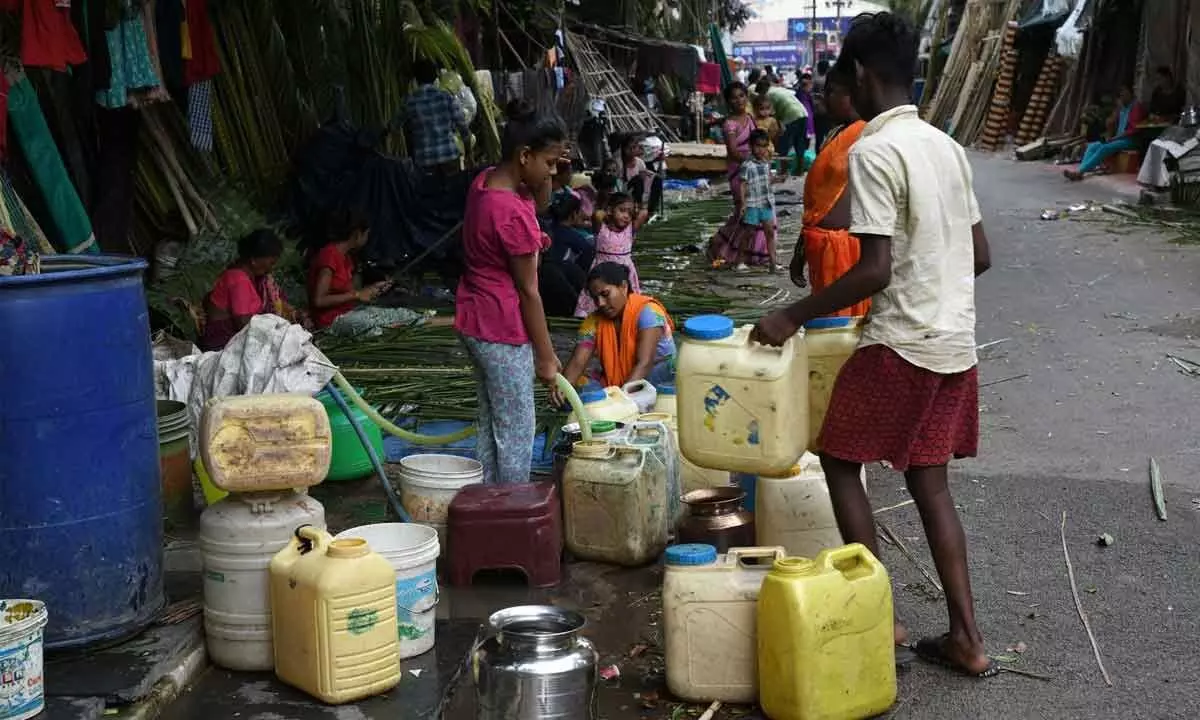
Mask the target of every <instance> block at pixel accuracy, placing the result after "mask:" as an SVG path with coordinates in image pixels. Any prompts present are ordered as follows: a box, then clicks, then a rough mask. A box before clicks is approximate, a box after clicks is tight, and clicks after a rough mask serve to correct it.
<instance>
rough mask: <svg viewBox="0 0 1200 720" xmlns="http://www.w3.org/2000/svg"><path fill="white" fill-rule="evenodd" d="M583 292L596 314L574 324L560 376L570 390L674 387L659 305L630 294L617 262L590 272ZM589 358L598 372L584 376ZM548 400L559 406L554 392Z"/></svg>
mask: <svg viewBox="0 0 1200 720" xmlns="http://www.w3.org/2000/svg"><path fill="white" fill-rule="evenodd" d="M587 290H588V292H589V293H590V294H591V296H592V298H593V299H594V300H595V301H596V311H595V312H593V313H592V314H591V315H588V316H587V317H586V318H584V319H583V322H582V323H580V325H579V337H578V339H577V341H576V343H575V351H574V352H573V353H571V359H570V360H568V361H567V366H566V368H564V369H563V373H562V374H563V377H565V378H566V379H567V380H568V381H569V382H570V383H571V384H572V385H575V386H580V385H583V384H587V385H592V386H593V387H597V386H598V387H612V386H617V387H620V386H623V385H626V384H628V383H631V382H633V381H635V380H646V381H648V382H649V383H650V384H651V385H660V384H663V383H674V382H675V339H674V338H673V337H672V327H673V323H672V322H671V317H670V316H669V315H668V314H667V311H666V309H665V308H664V307H663V306H662V303H660V302H658V301H657V300H655V299H654V298H652V297H650V296H648V295H640V294H638V293H633V292H630V291H629V269H628V268H626V267H625V266H624V265H621V264H619V263H612V262H606V263H600V264H599V265H597V266H596V267H594V268H592V272H591V273H589V274H588V283H587ZM593 357H596V358H599V360H600V368H599V372H594V373H591V374H588V372H587V370H588V365H589V364H591V361H592V358H593ZM552 400H553V401H554V402H555V404H556V405H561V404H562V401H563V398H562V397H561V395H559V393H558V391H557V389H556V390H555V391H554V392H553V393H552Z"/></svg>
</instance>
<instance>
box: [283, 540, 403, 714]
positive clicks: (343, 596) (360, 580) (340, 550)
mask: <svg viewBox="0 0 1200 720" xmlns="http://www.w3.org/2000/svg"><path fill="white" fill-rule="evenodd" d="M271 629H272V633H273V635H274V640H275V674H276V675H278V676H279V679H280V680H282V681H284V682H285V683H287V684H289V685H292V686H294V687H297V688H299V689H301V690H303V691H304V692H306V693H308V694H310V695H312V696H313V697H316V698H318V699H320V700H323V701H324V702H327V703H329V704H331V705H337V704H340V703H346V702H352V701H354V700H361V699H362V698H366V697H370V696H372V695H378V694H379V693H382V692H385V691H387V690H390V689H391V688H393V687H395V686H396V684H397V683H399V682H400V644H399V642H398V640H397V633H396V571H395V570H394V569H393V568H392V566H391V563H389V562H388V561H387V560H385V559H383V557H382V556H380V555H378V554H376V553H373V552H371V549H370V548H369V547H367V543H366V541H365V540H362V539H360V538H346V539H343V540H334V539H333V537H332V536H330V534H329V533H327V532H325V531H324V530H320V529H318V528H315V527H312V526H305V527H302V528H300V529H299V530H297V531H296V535H295V537H294V538H292V541H291V542H290V543H289V544H288V546H287V547H285V548H284V549H283V550H280V551H279V553H278V554H277V555H275V557H274V558H273V559H272V560H271Z"/></svg>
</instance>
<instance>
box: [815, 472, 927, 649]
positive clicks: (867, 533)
mask: <svg viewBox="0 0 1200 720" xmlns="http://www.w3.org/2000/svg"><path fill="white" fill-rule="evenodd" d="M821 469H822V470H824V471H825V482H826V484H828V485H829V499H830V500H831V501H832V503H833V514H834V517H836V518H837V524H838V530H840V531H841V533H842V540H844V541H845V542H846V543H847V544H849V543H861V544H863V545H865V546H866V548H867V549H868V550H870V551H871V554H872V555H874V556H875V557H879V541H878V539H877V538H876V535H875V515H874V514H873V513H872V512H871V501H870V500H868V499H867V491H866V489H865V488H863V485H862V465H861V464H859V463H854V462H849V461H847V460H839V459H837V458H835V457H831V456H829V455H826V454H824V453H822V454H821ZM906 642H908V630H906V629H905V628H904V626H903V625H901V624H900V622H899V621H896V644H897V645H903V644H904V643H906Z"/></svg>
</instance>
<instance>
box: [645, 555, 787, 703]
mask: <svg viewBox="0 0 1200 720" xmlns="http://www.w3.org/2000/svg"><path fill="white" fill-rule="evenodd" d="M782 557H784V549H783V548H781V547H754V548H730V550H729V552H728V553H727V554H725V555H718V554H717V550H716V548H714V547H713V546H712V545H672V546H671V547H669V548H667V552H666V569H665V570H664V572H663V589H662V604H663V627H664V633H665V637H664V639H665V641H666V661H667V687H668V688H669V689H670V690H671V694H673V695H675V696H676V697H678V698H680V699H682V700H687V701H689V702H704V703H707V702H712V701H714V700H720V701H721V702H726V703H752V702H754V701H756V700H757V699H758V634H757V632H756V631H755V627H756V622H757V607H756V604H757V601H758V591H759V588H761V587H762V582H763V580H764V579H765V578H766V576H767V573H768V572H770V570H771V564H772V562H773V561H774V560H776V559H779V558H782ZM752 559H762V560H763V561H762V562H761V563H759V564H748V563H747V562H746V561H747V560H752Z"/></svg>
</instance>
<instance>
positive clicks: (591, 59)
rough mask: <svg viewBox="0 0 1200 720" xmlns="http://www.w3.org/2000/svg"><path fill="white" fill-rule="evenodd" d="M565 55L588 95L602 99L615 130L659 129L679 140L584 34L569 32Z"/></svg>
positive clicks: (642, 130) (649, 130)
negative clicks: (572, 64) (577, 73)
mask: <svg viewBox="0 0 1200 720" xmlns="http://www.w3.org/2000/svg"><path fill="white" fill-rule="evenodd" d="M566 36H567V52H568V55H567V57H568V58H570V60H571V62H573V63H574V65H575V69H576V70H578V71H579V76H580V77H581V78H582V79H583V84H584V87H586V88H587V91H588V95H590V96H591V97H592V98H593V99H599V100H604V107H605V111H606V112H607V113H608V121H609V123H610V124H611V126H612V129H613V130H615V131H617V132H626V133H636V132H658V133H660V134H661V135H662V138H663V139H664V140H666V141H668V142H679V136H678V135H676V134H675V131H674V130H672V129H671V128H670V127H668V126H667V125H666V123H664V122H663V120H662V118H660V117H658V116H657V115H655V114H654V113H652V112H650V110H648V109H647V108H646V105H645V104H644V103H643V102H642V101H641V100H640V99H639V98H638V96H637V95H635V94H634V93H633V90H631V89H630V87H629V83H628V81H627V80H626V79H625V78H623V77H621V75H620V74H619V73H618V72H617V71H616V70H615V69H614V68H613V66H612V64H611V63H609V62H608V60H607V59H605V57H604V56H603V55H602V54H601V53H600V51H599V50H597V49H596V47H595V46H594V45H593V44H592V42H591V41H590V40H588V39H587V38H586V37H584V36H582V35H579V34H577V33H573V32H568V33H566Z"/></svg>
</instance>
